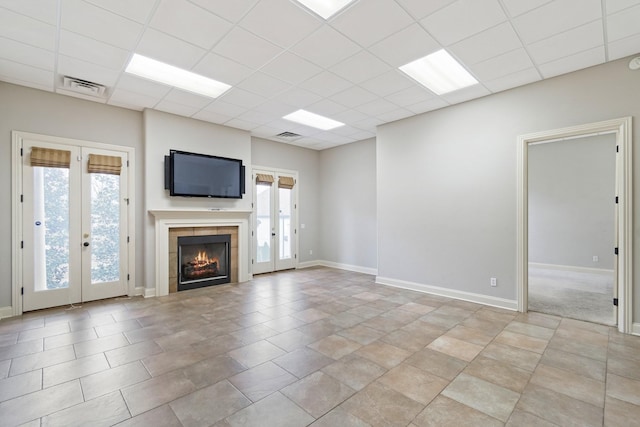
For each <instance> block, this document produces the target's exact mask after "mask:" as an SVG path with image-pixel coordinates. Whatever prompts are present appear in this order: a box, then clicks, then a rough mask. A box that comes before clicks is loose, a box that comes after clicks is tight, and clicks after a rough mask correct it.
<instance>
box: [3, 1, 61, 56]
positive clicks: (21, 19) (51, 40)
mask: <svg viewBox="0 0 640 427" xmlns="http://www.w3.org/2000/svg"><path fill="white" fill-rule="evenodd" d="M0 12H1V13H0V37H6V38H8V39H11V40H15V41H17V42H21V43H24V44H28V45H30V46H35V47H39V48H42V49H47V50H51V51H53V50H55V46H56V27H54V26H53V25H49V24H45V23H44V22H42V21H37V20H35V19H32V18H29V17H26V16H23V15H20V14H17V13H14V12H11V11H8V10H6V9H0Z"/></svg>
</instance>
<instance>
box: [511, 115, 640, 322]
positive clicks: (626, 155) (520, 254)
mask: <svg viewBox="0 0 640 427" xmlns="http://www.w3.org/2000/svg"><path fill="white" fill-rule="evenodd" d="M631 130H632V119H631V117H623V118H619V119H612V120H606V121H602V122H596V123H589V124H585V125H580V126H573V127H567V128H562V129H554V130H548V131H543V132H536V133H530V134H526V135H520V136H519V137H518V147H517V148H518V165H517V174H518V176H517V193H518V194H517V200H518V208H517V266H516V279H517V282H518V311H521V312H526V311H527V308H528V298H527V297H528V273H529V272H528V261H529V253H528V247H529V242H528V234H529V223H528V198H529V194H528V149H529V144H531V143H536V142H542V141H547V142H548V141H552V140H558V139H568V138H575V137H579V136H589V135H594V134H600V133H614V134H615V136H616V146H617V147H618V154H617V156H616V188H617V190H618V194H617V196H618V218H617V230H616V232H617V235H618V259H617V261H618V319H617V322H618V330H619V331H620V332H622V333H631V332H632V320H633V319H632V317H633V298H632V291H633V288H632V278H633V224H632V220H633V192H632V184H633V182H632V178H633V177H632V172H633V169H632V167H631V166H632V152H631V150H632V136H631V135H632V133H631ZM611 250H613V248H612V249H611Z"/></svg>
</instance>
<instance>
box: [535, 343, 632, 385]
mask: <svg viewBox="0 0 640 427" xmlns="http://www.w3.org/2000/svg"><path fill="white" fill-rule="evenodd" d="M540 363H543V364H545V365H547V366H553V367H554V368H560V369H564V370H567V371H571V372H574V373H576V374H579V375H582V376H585V377H588V378H592V379H594V380H598V381H604V380H605V376H606V371H607V368H609V369H611V360H609V363H608V364H607V363H605V362H602V361H600V360H595V359H590V358H588V357H583V356H580V355H578V354H572V353H567V352H564V351H561V350H556V349H553V348H548V349H547V350H546V351H545V352H544V354H543V355H542V359H541V360H540ZM639 367H640V364H639Z"/></svg>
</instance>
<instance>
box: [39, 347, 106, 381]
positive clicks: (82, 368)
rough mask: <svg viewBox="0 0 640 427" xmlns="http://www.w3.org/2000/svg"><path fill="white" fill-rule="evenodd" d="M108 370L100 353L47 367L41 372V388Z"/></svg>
mask: <svg viewBox="0 0 640 427" xmlns="http://www.w3.org/2000/svg"><path fill="white" fill-rule="evenodd" d="M109 368H110V366H109V363H108V362H107V359H106V358H105V357H104V354H102V353H101V354H95V355H93V356H87V357H83V358H81V359H77V360H71V361H69V362H64V363H60V364H58V365H54V366H48V367H46V368H43V370H42V387H43V388H47V387H51V386H52V385H56V384H61V383H64V382H67V381H70V380H74V379H76V378H80V377H84V376H86V375H91V374H95V373H96V372H101V371H105V370H107V369H109Z"/></svg>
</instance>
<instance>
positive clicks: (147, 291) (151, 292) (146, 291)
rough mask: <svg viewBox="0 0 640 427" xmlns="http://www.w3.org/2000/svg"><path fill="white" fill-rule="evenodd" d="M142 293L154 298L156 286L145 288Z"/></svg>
mask: <svg viewBox="0 0 640 427" xmlns="http://www.w3.org/2000/svg"><path fill="white" fill-rule="evenodd" d="M136 291H137V288H136ZM141 295H142V296H143V297H145V298H153V297H155V296H156V288H144V292H143V293H142V294H141Z"/></svg>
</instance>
